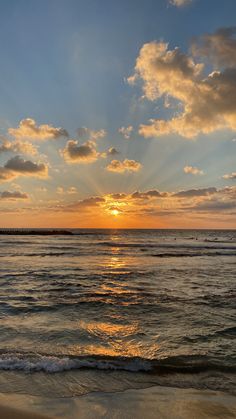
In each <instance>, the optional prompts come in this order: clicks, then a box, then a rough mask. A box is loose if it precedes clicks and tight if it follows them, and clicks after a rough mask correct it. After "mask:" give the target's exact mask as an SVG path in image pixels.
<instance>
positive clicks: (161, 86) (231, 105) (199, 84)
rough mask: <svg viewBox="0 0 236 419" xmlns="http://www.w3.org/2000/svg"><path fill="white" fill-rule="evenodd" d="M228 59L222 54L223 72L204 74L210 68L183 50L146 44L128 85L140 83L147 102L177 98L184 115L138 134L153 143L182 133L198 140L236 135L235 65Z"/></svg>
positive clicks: (153, 124)
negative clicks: (201, 136)
mask: <svg viewBox="0 0 236 419" xmlns="http://www.w3.org/2000/svg"><path fill="white" fill-rule="evenodd" d="M221 31H222V30H221ZM195 44H196V41H195ZM196 50H197V48H196V46H195V51H196ZM211 55H212V54H211ZM226 55H227V54H226V53H225V55H224V57H225V59H223V53H221V55H220V53H219V52H218V62H219V61H220V62H222V63H223V61H224V68H220V69H217V70H215V71H211V72H210V73H209V74H207V75H205V74H203V70H206V68H207V67H205V65H204V64H203V63H195V61H194V58H193V57H192V56H190V55H186V54H184V53H182V52H181V51H180V49H179V48H175V49H174V50H171V49H169V48H168V44H167V43H164V42H157V41H154V42H150V43H147V44H144V45H143V47H142V48H141V50H140V52H139V56H138V58H137V60H136V65H135V72H134V74H133V76H131V77H130V78H128V82H129V83H131V84H134V83H136V82H137V81H138V80H141V81H142V88H143V96H144V97H145V98H146V99H148V100H151V101H155V100H158V99H160V98H164V99H166V98H167V99H168V98H169V97H170V98H173V99H174V100H175V101H176V102H177V103H179V105H180V106H181V111H179V113H177V114H174V116H173V117H172V118H170V119H166V120H164V119H151V120H150V121H149V124H148V125H147V124H142V125H140V127H139V134H140V135H142V136H144V137H145V138H149V137H158V136H162V135H168V134H172V133H177V134H179V135H181V136H183V137H186V138H193V137H195V136H197V135H198V134H200V133H203V134H208V133H211V132H214V131H216V130H219V129H231V130H234V131H236V63H235V65H233V64H234V62H235V59H234V58H233V57H231V60H230V59H229V57H228V56H226ZM229 55H230V54H229ZM215 56H216V54H215ZM210 58H211V56H210ZM214 61H217V60H216V59H215V60H214ZM210 64H211V63H210Z"/></svg>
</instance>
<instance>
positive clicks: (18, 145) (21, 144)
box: [0, 139, 38, 156]
mask: <svg viewBox="0 0 236 419" xmlns="http://www.w3.org/2000/svg"><path fill="white" fill-rule="evenodd" d="M8 152H13V153H22V154H29V155H32V156H34V155H36V154H37V153H38V149H37V147H35V146H34V145H33V144H31V143H29V142H26V141H20V140H17V141H8V140H7V139H4V140H3V142H2V144H1V145H0V153H8Z"/></svg>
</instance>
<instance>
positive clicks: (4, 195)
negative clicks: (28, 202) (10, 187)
mask: <svg viewBox="0 0 236 419" xmlns="http://www.w3.org/2000/svg"><path fill="white" fill-rule="evenodd" d="M0 199H1V200H6V201H17V200H21V199H23V200H24V199H29V196H28V195H27V193H25V192H20V191H14V192H11V191H3V192H0Z"/></svg>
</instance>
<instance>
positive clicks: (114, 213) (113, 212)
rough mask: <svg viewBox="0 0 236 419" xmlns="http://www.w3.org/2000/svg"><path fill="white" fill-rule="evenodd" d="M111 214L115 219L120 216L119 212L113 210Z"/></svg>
mask: <svg viewBox="0 0 236 419" xmlns="http://www.w3.org/2000/svg"><path fill="white" fill-rule="evenodd" d="M111 214H112V215H114V216H115V217H117V215H119V214H120V211H118V209H113V210H111Z"/></svg>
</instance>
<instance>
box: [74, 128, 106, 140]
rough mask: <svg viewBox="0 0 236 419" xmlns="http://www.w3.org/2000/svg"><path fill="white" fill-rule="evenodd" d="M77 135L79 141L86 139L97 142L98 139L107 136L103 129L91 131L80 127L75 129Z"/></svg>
mask: <svg viewBox="0 0 236 419" xmlns="http://www.w3.org/2000/svg"><path fill="white" fill-rule="evenodd" d="M77 135H78V137H79V138H80V139H87V140H92V141H97V140H98V139H100V138H103V137H105V136H106V135H107V132H106V130H105V129H100V130H97V131H96V130H92V129H90V128H87V127H81V128H78V129H77Z"/></svg>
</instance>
